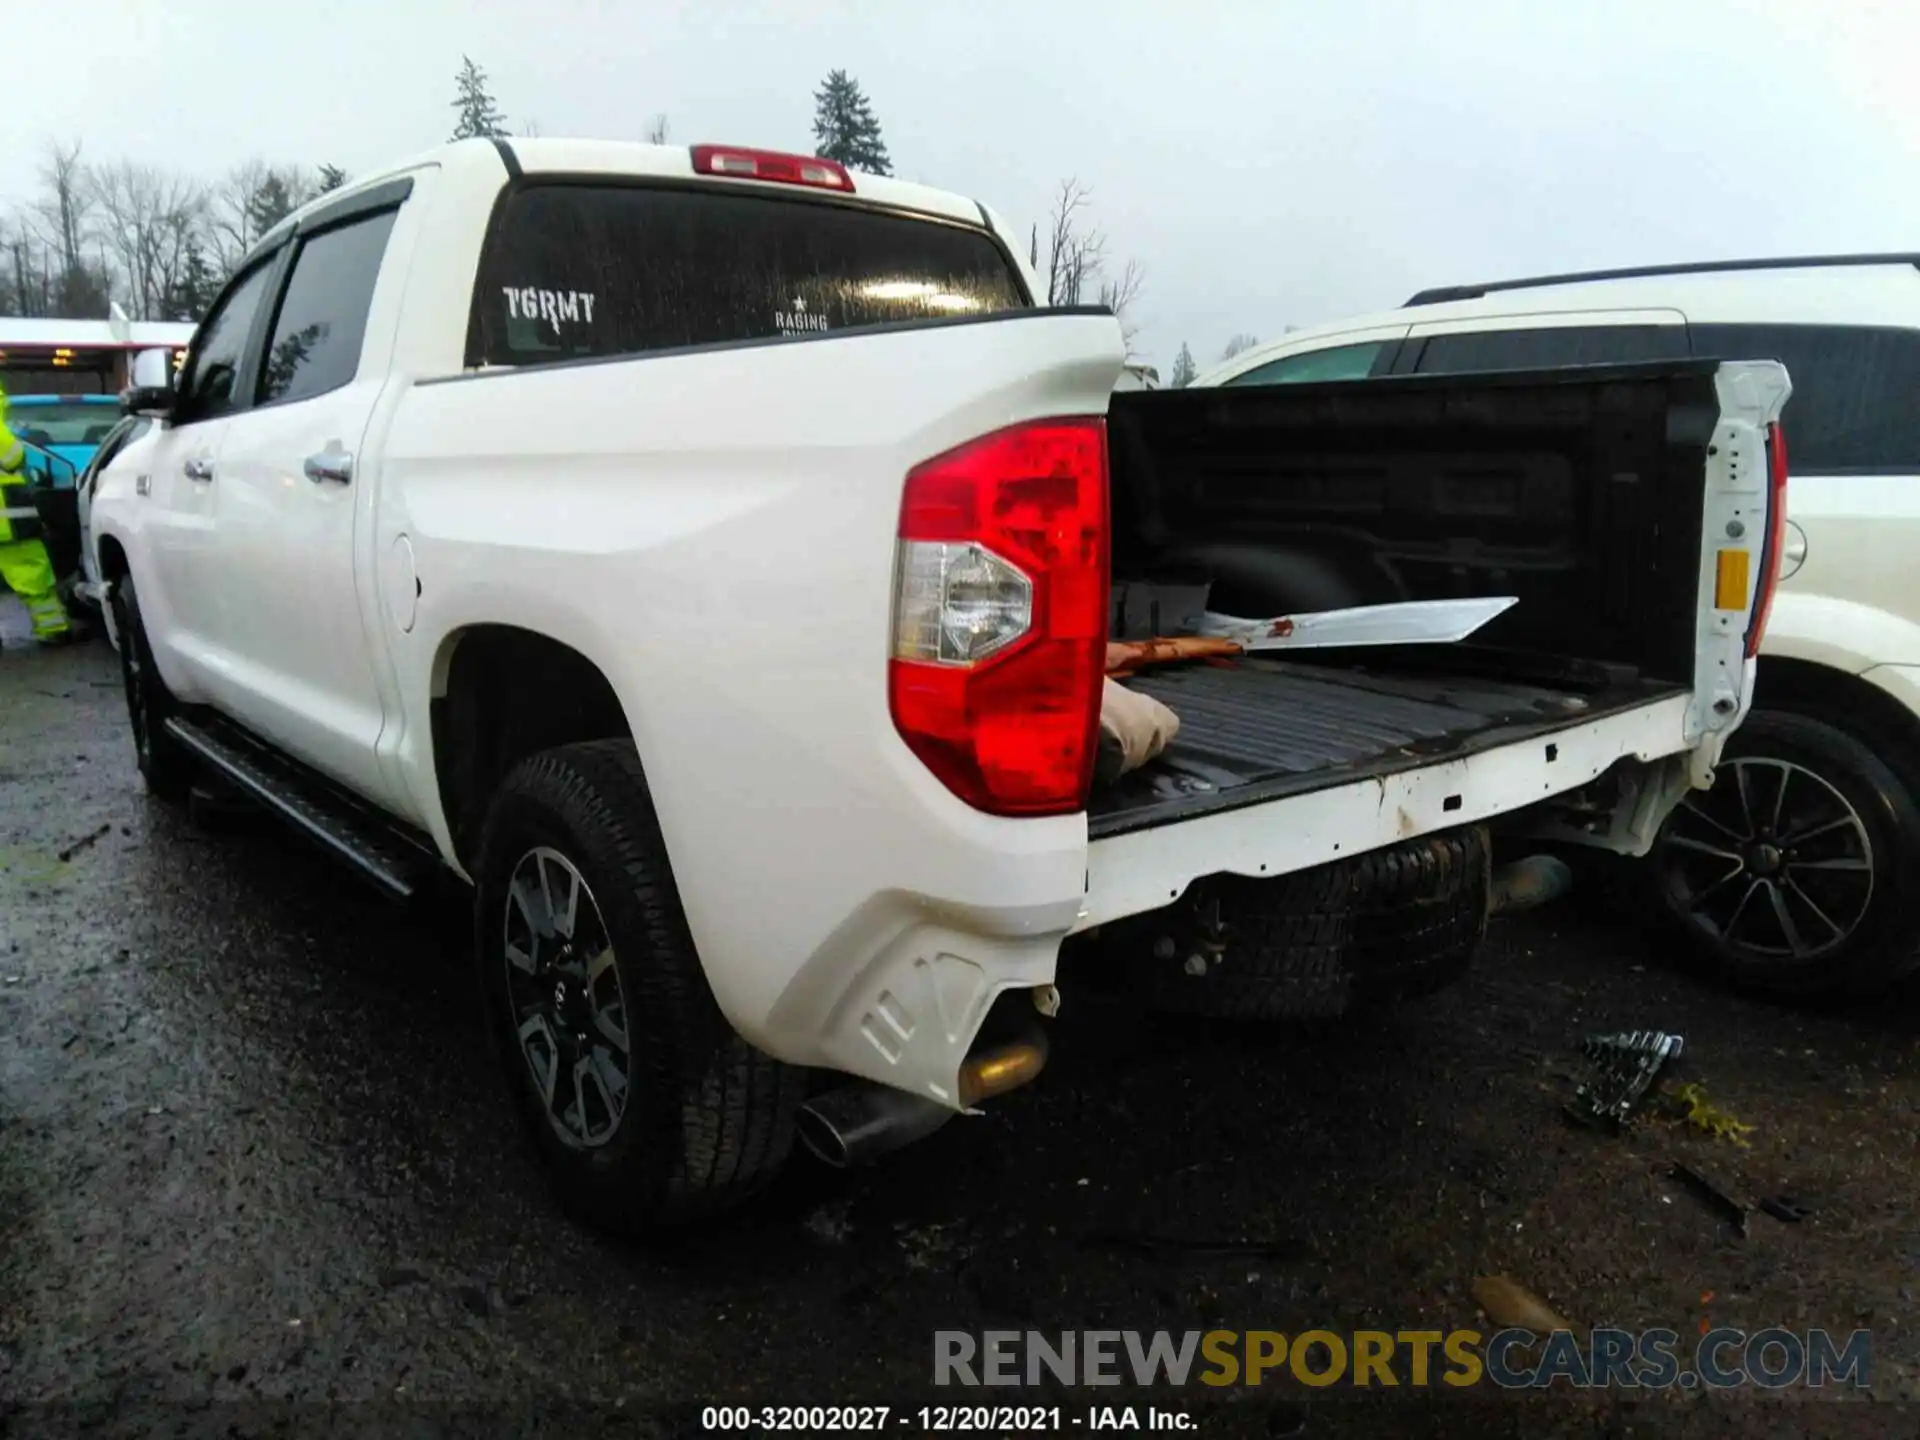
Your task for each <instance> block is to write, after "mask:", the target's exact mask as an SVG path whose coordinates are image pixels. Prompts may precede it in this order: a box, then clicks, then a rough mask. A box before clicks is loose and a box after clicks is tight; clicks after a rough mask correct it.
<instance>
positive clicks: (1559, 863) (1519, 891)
mask: <svg viewBox="0 0 1920 1440" xmlns="http://www.w3.org/2000/svg"><path fill="white" fill-rule="evenodd" d="M1572 888H1573V871H1572V870H1571V869H1569V868H1568V866H1567V862H1566V861H1564V860H1562V859H1560V858H1559V857H1558V856H1557V855H1529V856H1527V858H1526V859H1524V860H1515V861H1514V862H1513V863H1512V864H1510V865H1502V866H1501V867H1500V868H1499V869H1498V870H1496V871H1494V872H1493V884H1492V885H1490V886H1489V887H1488V889H1487V914H1488V915H1490V916H1491V915H1517V914H1518V913H1519V912H1520V911H1522V910H1531V909H1533V908H1534V907H1535V906H1536V905H1545V904H1546V903H1547V902H1548V901H1549V900H1558V899H1559V898H1560V897H1561V896H1562V895H1564V894H1566V893H1567V891H1569V890H1571V889H1572Z"/></svg>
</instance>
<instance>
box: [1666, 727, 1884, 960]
mask: <svg viewBox="0 0 1920 1440" xmlns="http://www.w3.org/2000/svg"><path fill="white" fill-rule="evenodd" d="M1719 769H1720V775H1719V777H1718V779H1717V780H1716V781H1715V783H1714V786H1713V788H1712V789H1711V790H1709V791H1706V792H1705V793H1704V794H1703V793H1699V792H1695V793H1694V794H1691V795H1689V796H1688V797H1687V798H1686V799H1684V800H1682V801H1681V802H1680V805H1679V806H1678V808H1676V809H1675V810H1674V812H1673V816H1672V818H1671V819H1670V820H1669V821H1668V822H1667V828H1666V831H1665V833H1664V834H1663V835H1662V836H1661V841H1660V861H1661V867H1662V871H1663V878H1664V881H1665V889H1666V895H1667V900H1668V903H1669V904H1670V905H1672V906H1673V907H1674V909H1675V911H1676V913H1678V914H1679V915H1680V916H1681V918H1682V919H1683V920H1685V921H1686V922H1687V923H1688V924H1689V925H1691V926H1693V927H1694V929H1695V930H1697V931H1698V932H1700V933H1701V934H1702V935H1704V936H1705V937H1706V938H1707V939H1708V940H1709V941H1711V942H1712V943H1713V944H1714V945H1715V946H1717V947H1718V948H1720V949H1721V950H1722V951H1723V952H1725V953H1727V954H1728V955H1729V956H1730V957H1731V958H1735V959H1741V960H1749V961H1758V962H1761V963H1765V962H1768V961H1783V960H1784V961H1805V960H1811V959H1815V958H1817V957H1819V956H1820V955H1823V954H1825V953H1827V952H1829V951H1831V950H1834V949H1835V948H1837V947H1838V946H1840V945H1842V944H1844V943H1845V942H1846V941H1847V940H1848V939H1850V938H1851V937H1852V936H1853V934H1854V933H1855V932H1856V931H1857V930H1858V929H1859V928H1860V924H1861V922H1862V921H1863V920H1864V919H1865V918H1866V915H1867V910H1868V907H1869V906H1870V905H1871V904H1872V901H1873V860H1874V855H1873V837H1872V835H1871V834H1870V833H1869V831H1868V829H1867V825H1866V822H1865V821H1864V820H1863V819H1862V818H1861V816H1860V812H1859V811H1858V810H1856V809H1855V808H1854V807H1853V805H1852V804H1851V803H1850V802H1849V801H1848V800H1847V798H1846V797H1845V796H1844V795H1842V794H1841V793H1840V791H1839V790H1837V789H1835V788H1834V786H1833V785H1831V784H1830V783H1829V782H1828V781H1827V780H1825V779H1824V778H1822V777H1821V776H1820V775H1818V774H1817V773H1815V772H1814V771H1812V770H1809V769H1807V768H1806V767H1805V766H1802V765H1796V764H1794V763H1793V762H1792V761H1788V760H1781V759H1775V758H1772V757H1767V756H1742V757H1738V758H1735V759H1730V760H1723V761H1722V762H1721V765H1720V767H1719Z"/></svg>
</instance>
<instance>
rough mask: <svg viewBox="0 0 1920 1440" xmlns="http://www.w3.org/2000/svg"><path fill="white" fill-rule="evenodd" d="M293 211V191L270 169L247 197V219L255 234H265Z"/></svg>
mask: <svg viewBox="0 0 1920 1440" xmlns="http://www.w3.org/2000/svg"><path fill="white" fill-rule="evenodd" d="M293 211H294V198H293V193H292V192H291V191H290V190H289V189H288V188H287V182H286V181H285V180H284V179H282V178H281V177H280V176H279V175H278V174H276V173H274V172H273V171H271V170H269V171H268V172H267V176H266V178H265V179H264V180H262V181H261V182H260V183H259V185H258V186H256V187H255V189H254V192H253V194H251V195H249V196H248V197H247V221H248V223H249V224H251V225H252V226H253V233H254V234H255V235H264V234H266V233H267V231H269V230H271V229H272V228H273V227H274V226H276V225H278V224H279V223H280V222H281V221H282V220H284V219H286V218H287V216H289V215H291V214H292V213H293Z"/></svg>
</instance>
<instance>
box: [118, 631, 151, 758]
mask: <svg viewBox="0 0 1920 1440" xmlns="http://www.w3.org/2000/svg"><path fill="white" fill-rule="evenodd" d="M130 618H131V612H130V610H128V609H125V608H123V609H122V610H121V612H120V663H121V667H122V670H123V673H124V675H125V677H126V685H127V724H128V725H129V726H130V727H131V728H132V730H133V751H134V754H135V755H137V756H138V757H139V759H140V765H141V768H142V769H145V768H146V767H147V766H148V764H149V763H150V762H151V760H152V756H153V739H152V735H151V733H150V732H151V725H150V718H151V717H149V715H148V714H147V667H146V666H145V665H144V664H143V663H142V662H141V656H140V642H139V640H138V639H137V638H136V637H135V635H134V633H133V626H132V625H131V624H130V623H129V621H130Z"/></svg>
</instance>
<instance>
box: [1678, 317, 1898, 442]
mask: <svg viewBox="0 0 1920 1440" xmlns="http://www.w3.org/2000/svg"><path fill="white" fill-rule="evenodd" d="M1693 350H1694V353H1695V354H1696V355H1707V356H1712V357H1713V358H1715V359H1718V360H1778V361H1779V362H1780V363H1781V364H1783V365H1785V366H1786V367H1787V375H1788V377H1789V378H1790V379H1792V381H1793V394H1792V395H1790V396H1788V397H1787V408H1786V411H1785V413H1784V414H1783V415H1782V417H1781V419H1782V423H1783V424H1784V426H1785V427H1786V432H1787V464H1788V466H1789V467H1790V468H1791V469H1792V470H1793V472H1794V473H1795V474H1798V475H1805V474H1817V473H1820V472H1825V473H1827V474H1843V473H1846V472H1848V471H1852V472H1856V473H1868V474H1872V473H1876V472H1877V473H1886V472H1889V471H1900V472H1912V471H1916V470H1920V331H1916V330H1895V329H1878V328H1873V327H1869V326H1863V325H1856V326H1848V325H1695V326H1694V327H1693Z"/></svg>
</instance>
